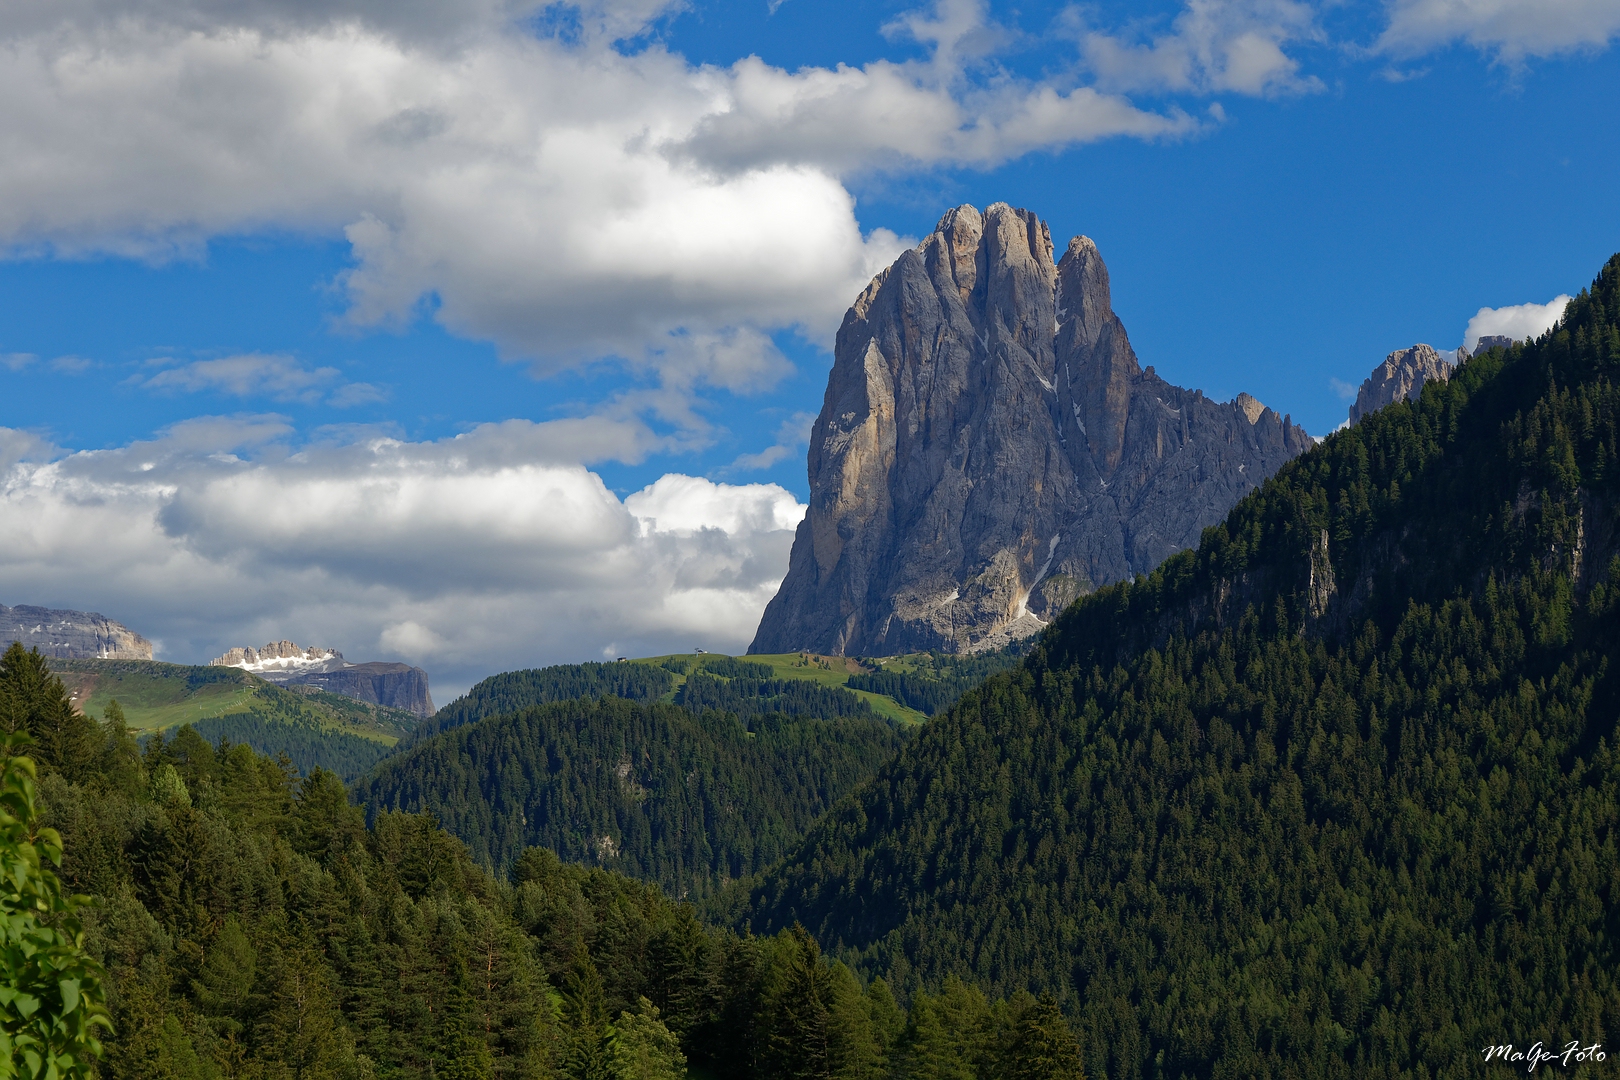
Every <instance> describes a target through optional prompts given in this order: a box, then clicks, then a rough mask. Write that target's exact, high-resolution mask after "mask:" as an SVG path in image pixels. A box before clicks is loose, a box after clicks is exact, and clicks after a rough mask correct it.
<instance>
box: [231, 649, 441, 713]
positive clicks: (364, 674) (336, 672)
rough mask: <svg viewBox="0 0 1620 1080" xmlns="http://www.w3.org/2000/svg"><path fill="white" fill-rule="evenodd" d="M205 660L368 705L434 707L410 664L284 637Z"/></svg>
mask: <svg viewBox="0 0 1620 1080" xmlns="http://www.w3.org/2000/svg"><path fill="white" fill-rule="evenodd" d="M209 663H210V664H212V665H214V666H217V667H236V668H241V669H242V670H243V671H251V672H252V673H253V674H255V675H257V676H258V677H259V678H261V679H264V680H266V681H268V682H273V683H279V684H281V685H282V686H313V687H316V688H317V689H321V690H325V691H327V692H328V693H332V694H342V695H343V696H345V697H352V698H354V699H356V700H358V701H364V702H368V703H370V704H372V705H387V706H389V707H390V708H394V709H409V710H410V711H411V712H413V713H415V714H416V715H417V716H432V715H433V712H434V709H433V698H432V697H431V696H430V695H429V693H428V676H427V672H425V671H423V670H422V669H421V668H419V667H412V666H411V665H409V664H395V663H386V662H379V661H373V662H371V663H369V664H351V663H349V662H348V661H347V660H344V659H343V654H342V653H340V652H338V651H337V650H336V649H327V648H320V647H317V646H313V645H312V646H310V647H308V648H305V647H304V646H302V645H299V644H297V643H296V642H292V641H285V640H284V641H272V642H270V643H269V644H268V645H266V646H265V647H264V648H262V649H254V648H241V647H238V648H234V649H227V650H226V651H225V653H224V655H223V656H216V657H214V659H212V660H210V661H209Z"/></svg>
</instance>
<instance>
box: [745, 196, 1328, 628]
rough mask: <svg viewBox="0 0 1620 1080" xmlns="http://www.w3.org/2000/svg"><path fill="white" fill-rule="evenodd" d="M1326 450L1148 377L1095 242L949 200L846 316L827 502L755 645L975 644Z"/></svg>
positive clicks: (1143, 559) (1152, 557)
mask: <svg viewBox="0 0 1620 1080" xmlns="http://www.w3.org/2000/svg"><path fill="white" fill-rule="evenodd" d="M1309 445H1310V437H1309V436H1308V435H1306V434H1305V432H1304V431H1303V430H1302V429H1300V428H1298V427H1295V426H1294V425H1292V424H1290V423H1289V422H1288V420H1287V419H1286V418H1282V417H1278V416H1277V415H1276V414H1275V413H1274V412H1272V411H1271V410H1270V409H1267V408H1265V407H1264V406H1262V405H1260V403H1259V402H1257V401H1255V400H1254V399H1253V398H1249V397H1248V395H1243V397H1242V399H1241V400H1240V401H1238V402H1230V403H1218V402H1214V401H1211V400H1209V399H1208V398H1206V397H1204V395H1203V394H1202V393H1200V392H1198V391H1188V390H1182V389H1180V388H1179V387H1174V386H1171V385H1170V384H1168V383H1166V382H1165V381H1164V380H1163V379H1160V378H1159V377H1158V376H1157V375H1155V374H1154V373H1153V370H1152V369H1151V368H1149V369H1147V370H1146V371H1143V370H1142V369H1141V367H1140V366H1139V365H1138V363H1137V360H1136V356H1135V354H1134V353H1133V352H1132V350H1131V345H1130V341H1129V339H1128V338H1127V336H1126V334H1125V327H1124V326H1123V325H1122V324H1121V323H1120V321H1119V318H1118V316H1116V315H1115V314H1114V312H1113V308H1112V305H1111V303H1110V298H1109V285H1108V270H1107V267H1105V266H1104V265H1103V261H1102V257H1101V256H1100V255H1099V254H1098V252H1097V248H1096V245H1094V244H1093V243H1092V242H1091V241H1090V240H1089V239H1087V238H1085V237H1077V238H1075V239H1074V240H1073V241H1071V242H1070V243H1069V245H1068V248H1067V250H1066V251H1065V252H1064V254H1063V256H1062V258H1061V259H1060V260H1057V261H1054V249H1053V244H1052V238H1051V233H1050V231H1049V230H1048V229H1047V226H1046V224H1045V223H1044V222H1042V221H1041V220H1039V219H1038V218H1037V217H1036V216H1035V215H1034V214H1032V213H1030V212H1029V211H1026V210H1015V209H1013V208H1012V207H1010V206H1008V205H1006V204H1005V203H997V204H995V205H993V206H991V207H990V208H989V209H988V210H987V211H985V213H984V214H982V215H981V214H980V213H979V212H978V211H977V210H976V209H974V208H973V207H971V206H962V207H958V208H956V209H954V210H951V211H949V212H948V213H946V215H945V216H944V217H943V218H941V219H940V222H939V225H938V226H937V227H936V229H935V231H934V233H933V234H932V235H931V236H929V237H928V238H927V239H926V240H924V241H923V242H922V243H921V244H920V245H918V246H917V247H916V248H915V249H913V250H911V251H907V252H905V253H904V254H903V255H901V256H900V258H899V259H898V260H897V261H896V262H895V263H894V265H893V266H891V267H889V269H887V270H885V271H884V272H883V273H881V274H879V275H878V276H877V277H876V278H874V279H873V281H872V283H871V284H870V285H868V286H867V288H866V290H865V291H864V292H862V293H861V295H860V296H859V297H858V298H857V299H856V301H855V304H854V306H853V307H851V308H850V309H849V311H848V313H847V314H846V315H845V316H844V323H843V326H842V327H841V328H840V330H839V332H838V339H837V344H836V347H835V351H834V363H833V370H832V374H831V377H830V378H829V380H828V384H827V393H826V397H825V399H824V401H823V404H822V409H821V414H820V416H819V417H817V419H816V423H815V427H814V428H813V430H812V434H811V440H810V453H809V471H810V509H809V513H808V514H807V515H806V517H805V520H804V522H803V523H802V524H801V525H800V526H799V531H798V535H797V536H796V538H795V541H794V545H793V554H792V557H791V561H790V566H789V570H788V574H787V578H786V579H785V580H784V581H783V583H782V587H781V589H780V591H779V592H778V593H777V595H776V597H775V599H773V600H772V601H771V603H770V605H769V606H768V607H767V609H766V612H765V616H764V618H763V620H762V621H761V623H760V627H759V631H758V634H757V635H756V637H755V639H754V643H753V645H752V647H751V651H752V652H766V653H769V652H789V651H793V650H798V649H811V650H814V651H817V652H821V653H830V654H845V655H893V654H897V653H903V652H909V651H914V650H919V649H938V650H944V651H950V652H972V651H981V650H984V649H989V648H994V647H999V646H1000V645H1001V644H1004V643H1006V642H1007V641H1010V640H1013V639H1015V638H1018V637H1022V636H1025V635H1027V634H1030V633H1034V632H1036V631H1038V630H1039V629H1040V628H1041V627H1042V626H1043V625H1045V623H1046V622H1047V621H1049V620H1050V619H1051V617H1052V616H1053V615H1054V614H1055V613H1056V612H1057V611H1058V610H1060V609H1061V608H1063V607H1064V606H1066V605H1067V604H1068V603H1070V602H1071V601H1073V600H1074V599H1075V597H1077V596H1079V595H1081V594H1082V593H1085V592H1088V591H1090V590H1092V589H1094V588H1096V587H1097V586H1099V585H1104V584H1107V583H1109V582H1113V581H1118V580H1120V579H1122V578H1125V577H1129V576H1130V575H1132V574H1136V573H1140V572H1143V571H1145V570H1148V569H1151V568H1152V567H1153V566H1155V565H1157V564H1158V563H1159V562H1160V561H1162V560H1163V559H1164V558H1165V557H1166V556H1168V555H1170V554H1171V553H1173V552H1175V551H1177V550H1179V549H1181V548H1184V547H1189V546H1192V545H1193V544H1196V543H1197V541H1198V535H1199V532H1200V531H1201V530H1202V529H1203V528H1204V527H1206V526H1208V525H1211V524H1214V523H1215V522H1216V521H1218V520H1220V519H1221V518H1223V517H1224V516H1225V515H1226V512H1227V511H1228V510H1229V509H1230V508H1231V507H1232V505H1233V504H1234V503H1235V502H1237V500H1238V499H1239V498H1241V497H1242V496H1243V495H1244V494H1245V493H1246V492H1248V491H1249V490H1250V489H1252V488H1253V487H1254V486H1255V485H1256V484H1258V483H1259V482H1260V481H1261V480H1263V479H1264V478H1265V477H1266V476H1268V475H1270V474H1271V473H1272V472H1273V471H1275V470H1276V469H1277V467H1278V466H1280V465H1282V464H1283V462H1285V461H1287V460H1288V459H1289V458H1291V457H1292V456H1294V455H1295V454H1297V453H1299V452H1300V451H1302V450H1304V449H1305V448H1306V447H1307V446H1309Z"/></svg>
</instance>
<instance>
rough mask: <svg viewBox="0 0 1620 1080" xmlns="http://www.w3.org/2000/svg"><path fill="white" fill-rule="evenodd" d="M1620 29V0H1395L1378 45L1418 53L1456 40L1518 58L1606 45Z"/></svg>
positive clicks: (1512, 59)
mask: <svg viewBox="0 0 1620 1080" xmlns="http://www.w3.org/2000/svg"><path fill="white" fill-rule="evenodd" d="M1616 34H1620V0H1392V2H1391V3H1390V4H1389V25H1388V26H1387V27H1386V28H1385V30H1384V32H1383V34H1382V35H1381V36H1380V38H1379V41H1378V44H1379V47H1380V48H1381V49H1382V50H1383V51H1385V52H1387V53H1390V54H1393V55H1397V56H1415V55H1420V54H1422V53H1426V52H1430V51H1432V50H1434V49H1438V48H1443V47H1445V46H1447V45H1451V44H1453V43H1455V42H1463V43H1465V44H1468V45H1472V46H1473V47H1475V48H1477V49H1480V50H1483V51H1486V52H1491V53H1494V54H1496V55H1497V56H1498V57H1500V58H1501V59H1503V60H1505V61H1507V62H1509V63H1516V62H1519V61H1522V60H1524V59H1525V58H1526V57H1532V56H1553V55H1556V54H1558V53H1565V52H1571V51H1574V50H1580V49H1601V48H1605V47H1606V46H1607V45H1608V44H1609V42H1611V41H1612V40H1614V37H1615V35H1616Z"/></svg>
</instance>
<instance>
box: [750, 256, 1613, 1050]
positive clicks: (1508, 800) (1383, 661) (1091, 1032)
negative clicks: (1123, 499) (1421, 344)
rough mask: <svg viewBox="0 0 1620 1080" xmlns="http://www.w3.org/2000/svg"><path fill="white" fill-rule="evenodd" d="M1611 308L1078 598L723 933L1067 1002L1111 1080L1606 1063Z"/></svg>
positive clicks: (1401, 410)
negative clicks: (812, 938) (1183, 545)
mask: <svg viewBox="0 0 1620 1080" xmlns="http://www.w3.org/2000/svg"><path fill="white" fill-rule="evenodd" d="M1617 316H1620V257H1617V258H1616V259H1614V260H1612V261H1611V262H1610V263H1609V264H1608V266H1607V267H1605V269H1604V271H1603V274H1602V276H1601V277H1600V278H1599V279H1598V281H1597V282H1596V283H1595V284H1594V286H1593V287H1592V289H1591V290H1590V291H1589V292H1586V293H1583V294H1582V295H1581V296H1580V297H1579V298H1578V299H1577V300H1576V301H1574V303H1572V304H1571V305H1570V307H1569V309H1568V311H1567V312H1566V314H1565V317H1564V320H1563V322H1562V323H1561V324H1560V325H1559V326H1558V327H1557V328H1556V329H1555V330H1554V331H1553V332H1550V333H1549V334H1548V335H1546V336H1544V337H1543V338H1542V339H1541V340H1539V341H1537V342H1535V343H1533V344H1531V345H1528V346H1521V347H1515V348H1513V349H1512V350H1510V351H1508V352H1507V353H1506V354H1504V353H1502V352H1500V351H1495V352H1492V353H1491V354H1489V355H1487V356H1484V357H1480V358H1476V359H1474V360H1473V361H1471V362H1470V363H1468V364H1467V365H1466V366H1464V367H1463V368H1462V369H1461V370H1460V371H1459V372H1458V373H1457V374H1456V376H1455V377H1454V378H1453V380H1452V381H1451V382H1450V383H1449V384H1434V383H1431V384H1429V385H1427V386H1425V387H1424V389H1423V393H1422V398H1421V400H1420V401H1418V402H1415V403H1411V404H1401V405H1396V406H1393V407H1391V408H1388V409H1385V410H1383V411H1380V412H1379V413H1377V414H1375V415H1373V416H1372V417H1371V418H1369V419H1367V420H1364V421H1363V422H1362V423H1361V424H1359V425H1357V426H1356V427H1354V428H1352V429H1350V430H1347V431H1345V432H1342V433H1340V434H1337V435H1335V436H1333V437H1331V438H1329V439H1328V440H1327V441H1326V443H1325V444H1324V445H1322V446H1319V447H1317V448H1316V449H1314V450H1313V451H1311V452H1309V453H1307V454H1305V455H1304V456H1302V457H1301V458H1299V459H1297V460H1296V461H1295V462H1293V463H1291V464H1290V465H1288V466H1287V467H1285V468H1284V469H1283V470H1281V472H1279V474H1278V475H1277V476H1276V477H1275V478H1274V479H1272V480H1271V481H1269V482H1267V483H1266V484H1265V485H1263V486H1262V487H1261V488H1260V489H1259V490H1257V491H1256V492H1254V493H1253V494H1252V495H1251V496H1250V497H1248V498H1247V499H1245V500H1244V501H1243V502H1242V503H1240V504H1239V505H1238V507H1237V508H1236V509H1234V510H1233V511H1232V513H1231V515H1230V516H1229V518H1228V519H1227V521H1226V523H1225V524H1224V525H1222V526H1220V527H1217V528H1215V529H1211V530H1209V531H1207V532H1206V533H1205V536H1204V539H1203V542H1202V544H1201V545H1200V547H1199V548H1198V550H1197V551H1195V552H1185V553H1183V554H1181V555H1179V556H1176V557H1174V558H1172V559H1171V560H1169V561H1168V562H1167V563H1166V564H1165V565H1164V566H1162V567H1161V568H1160V569H1159V570H1157V571H1155V572H1154V573H1153V574H1151V575H1149V576H1147V577H1145V578H1143V579H1139V580H1138V581H1136V582H1134V583H1126V584H1122V585H1120V586H1117V587H1113V588H1109V589H1105V590H1102V591H1100V592H1098V593H1096V594H1093V595H1092V596H1090V597H1087V598H1085V599H1082V600H1081V601H1079V602H1078V603H1077V604H1076V605H1075V606H1074V607H1073V608H1071V609H1070V610H1069V612H1068V613H1066V614H1065V615H1064V616H1063V617H1062V618H1061V619H1060V620H1059V621H1058V622H1057V623H1056V624H1055V625H1054V626H1053V627H1051V628H1050V629H1049V630H1048V631H1047V632H1046V633H1045V635H1044V636H1043V638H1042V640H1041V642H1040V644H1039V645H1038V647H1037V648H1036V649H1035V651H1034V652H1033V653H1032V654H1031V655H1030V657H1029V658H1028V660H1027V661H1026V663H1025V664H1024V665H1023V666H1022V668H1020V669H1019V670H1017V671H1013V672H1008V673H1005V674H1002V675H998V676H995V677H993V678H991V679H990V680H989V681H988V682H987V683H986V684H985V685H984V686H983V687H981V688H980V689H978V690H975V691H973V692H972V693H970V694H968V695H967V696H966V697H965V698H964V699H963V700H962V702H961V703H960V704H959V705H957V706H956V707H955V708H954V709H952V710H950V711H949V712H948V713H946V714H945V715H944V716H942V717H940V718H937V719H936V720H934V721H933V722H931V723H930V724H928V725H927V726H926V727H924V728H923V729H921V731H920V732H919V734H918V735H917V736H916V737H915V738H913V739H912V740H911V741H910V742H909V743H908V744H907V745H906V746H905V747H904V748H903V749H902V750H901V752H900V755H899V756H898V758H897V759H896V760H895V761H894V762H893V763H892V764H891V765H889V766H887V767H885V768H884V769H883V770H882V771H881V772H880V774H879V775H878V776H877V777H876V778H875V779H874V780H873V781H872V782H871V783H869V784H867V785H866V786H865V787H864V788H863V789H862V790H861V791H860V792H859V793H858V795H857V796H856V797H855V798H853V799H852V800H850V801H849V802H847V803H845V804H843V805H842V806H841V807H839V808H837V809H836V810H835V811H834V812H833V813H832V814H831V815H829V817H828V818H827V819H825V820H824V821H823V822H822V823H821V824H819V825H818V826H817V827H816V828H815V829H814V830H813V831H812V833H811V834H810V836H809V837H808V838H807V839H806V840H805V842H804V843H803V845H802V846H801V847H800V849H799V850H798V851H797V852H796V853H795V854H794V855H793V856H792V857H791V858H790V859H789V860H788V861H787V863H786V864H785V865H783V866H782V867H779V868H777V869H775V870H773V871H771V872H770V873H769V874H768V875H767V876H766V877H765V878H764V879H763V880H762V881H760V882H757V883H756V884H755V885H754V887H753V888H752V890H751V891H749V892H748V893H747V894H746V895H745V896H740V897H736V898H734V899H736V900H737V902H738V910H737V917H738V918H739V919H741V918H747V919H750V920H751V921H752V925H753V927H754V928H755V929H756V930H762V929H775V928H777V927H781V926H785V925H789V924H791V923H792V922H793V921H794V920H795V919H798V920H802V921H803V922H804V924H805V925H806V926H807V927H809V928H810V929H811V931H812V932H813V933H815V934H816V935H817V936H818V937H819V938H820V939H821V940H823V941H827V942H838V943H840V955H842V956H844V957H845V958H847V959H851V960H855V961H858V963H859V965H860V966H862V967H864V968H865V969H866V970H868V971H890V972H893V973H894V974H895V976H896V978H897V980H898V981H900V982H901V983H903V984H904V985H905V986H916V985H919V984H932V983H935V982H937V981H938V980H939V979H940V978H942V977H943V976H944V975H946V974H947V973H950V972H956V973H960V974H962V975H964V976H965V977H969V978H972V979H975V980H978V981H980V982H981V983H982V984H983V985H986V986H989V987H994V988H996V989H997V990H998V991H1000V992H1006V991H1009V990H1012V989H1015V988H1026V987H1027V988H1049V989H1051V990H1053V991H1055V992H1057V993H1060V994H1062V995H1063V996H1064V999H1065V1002H1066V1008H1067V1009H1068V1010H1070V1012H1071V1015H1073V1016H1074V1017H1075V1018H1076V1019H1077V1021H1078V1023H1079V1026H1080V1029H1081V1041H1082V1044H1083V1045H1084V1047H1085V1049H1086V1055H1087V1068H1088V1071H1089V1072H1090V1073H1091V1074H1093V1075H1103V1074H1104V1073H1106V1075H1107V1076H1109V1077H1111V1078H1115V1080H1122V1078H1126V1077H1138V1076H1262V1075H1267V1076H1363V1075H1387V1076H1412V1077H1416V1076H1477V1075H1481V1074H1482V1073H1483V1072H1484V1070H1483V1069H1482V1062H1481V1058H1480V1056H1479V1055H1480V1048H1481V1047H1483V1046H1485V1045H1487V1044H1490V1043H1501V1042H1514V1043H1517V1044H1519V1045H1520V1046H1521V1047H1523V1046H1526V1045H1528V1044H1530V1043H1532V1042H1534V1041H1536V1040H1544V1041H1546V1042H1549V1043H1558V1044H1562V1043H1563V1042H1565V1041H1566V1040H1569V1039H1579V1040H1581V1041H1582V1043H1583V1044H1586V1043H1592V1042H1605V1043H1612V1041H1613V1040H1614V1038H1615V1037H1616V1033H1617V1032H1620V981H1617V979H1620V746H1617V745H1616V738H1617V732H1616V720H1617V716H1620V557H1617V553H1620V548H1617V541H1620V457H1617V453H1620V391H1617V389H1616V386H1615V384H1614V379H1615V377H1616V375H1620V326H1617V325H1616V323H1617ZM1518 1067H1522V1066H1518ZM1518 1067H1516V1068H1518ZM1502 1075H1506V1073H1505V1072H1504V1073H1503V1074H1502Z"/></svg>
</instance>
